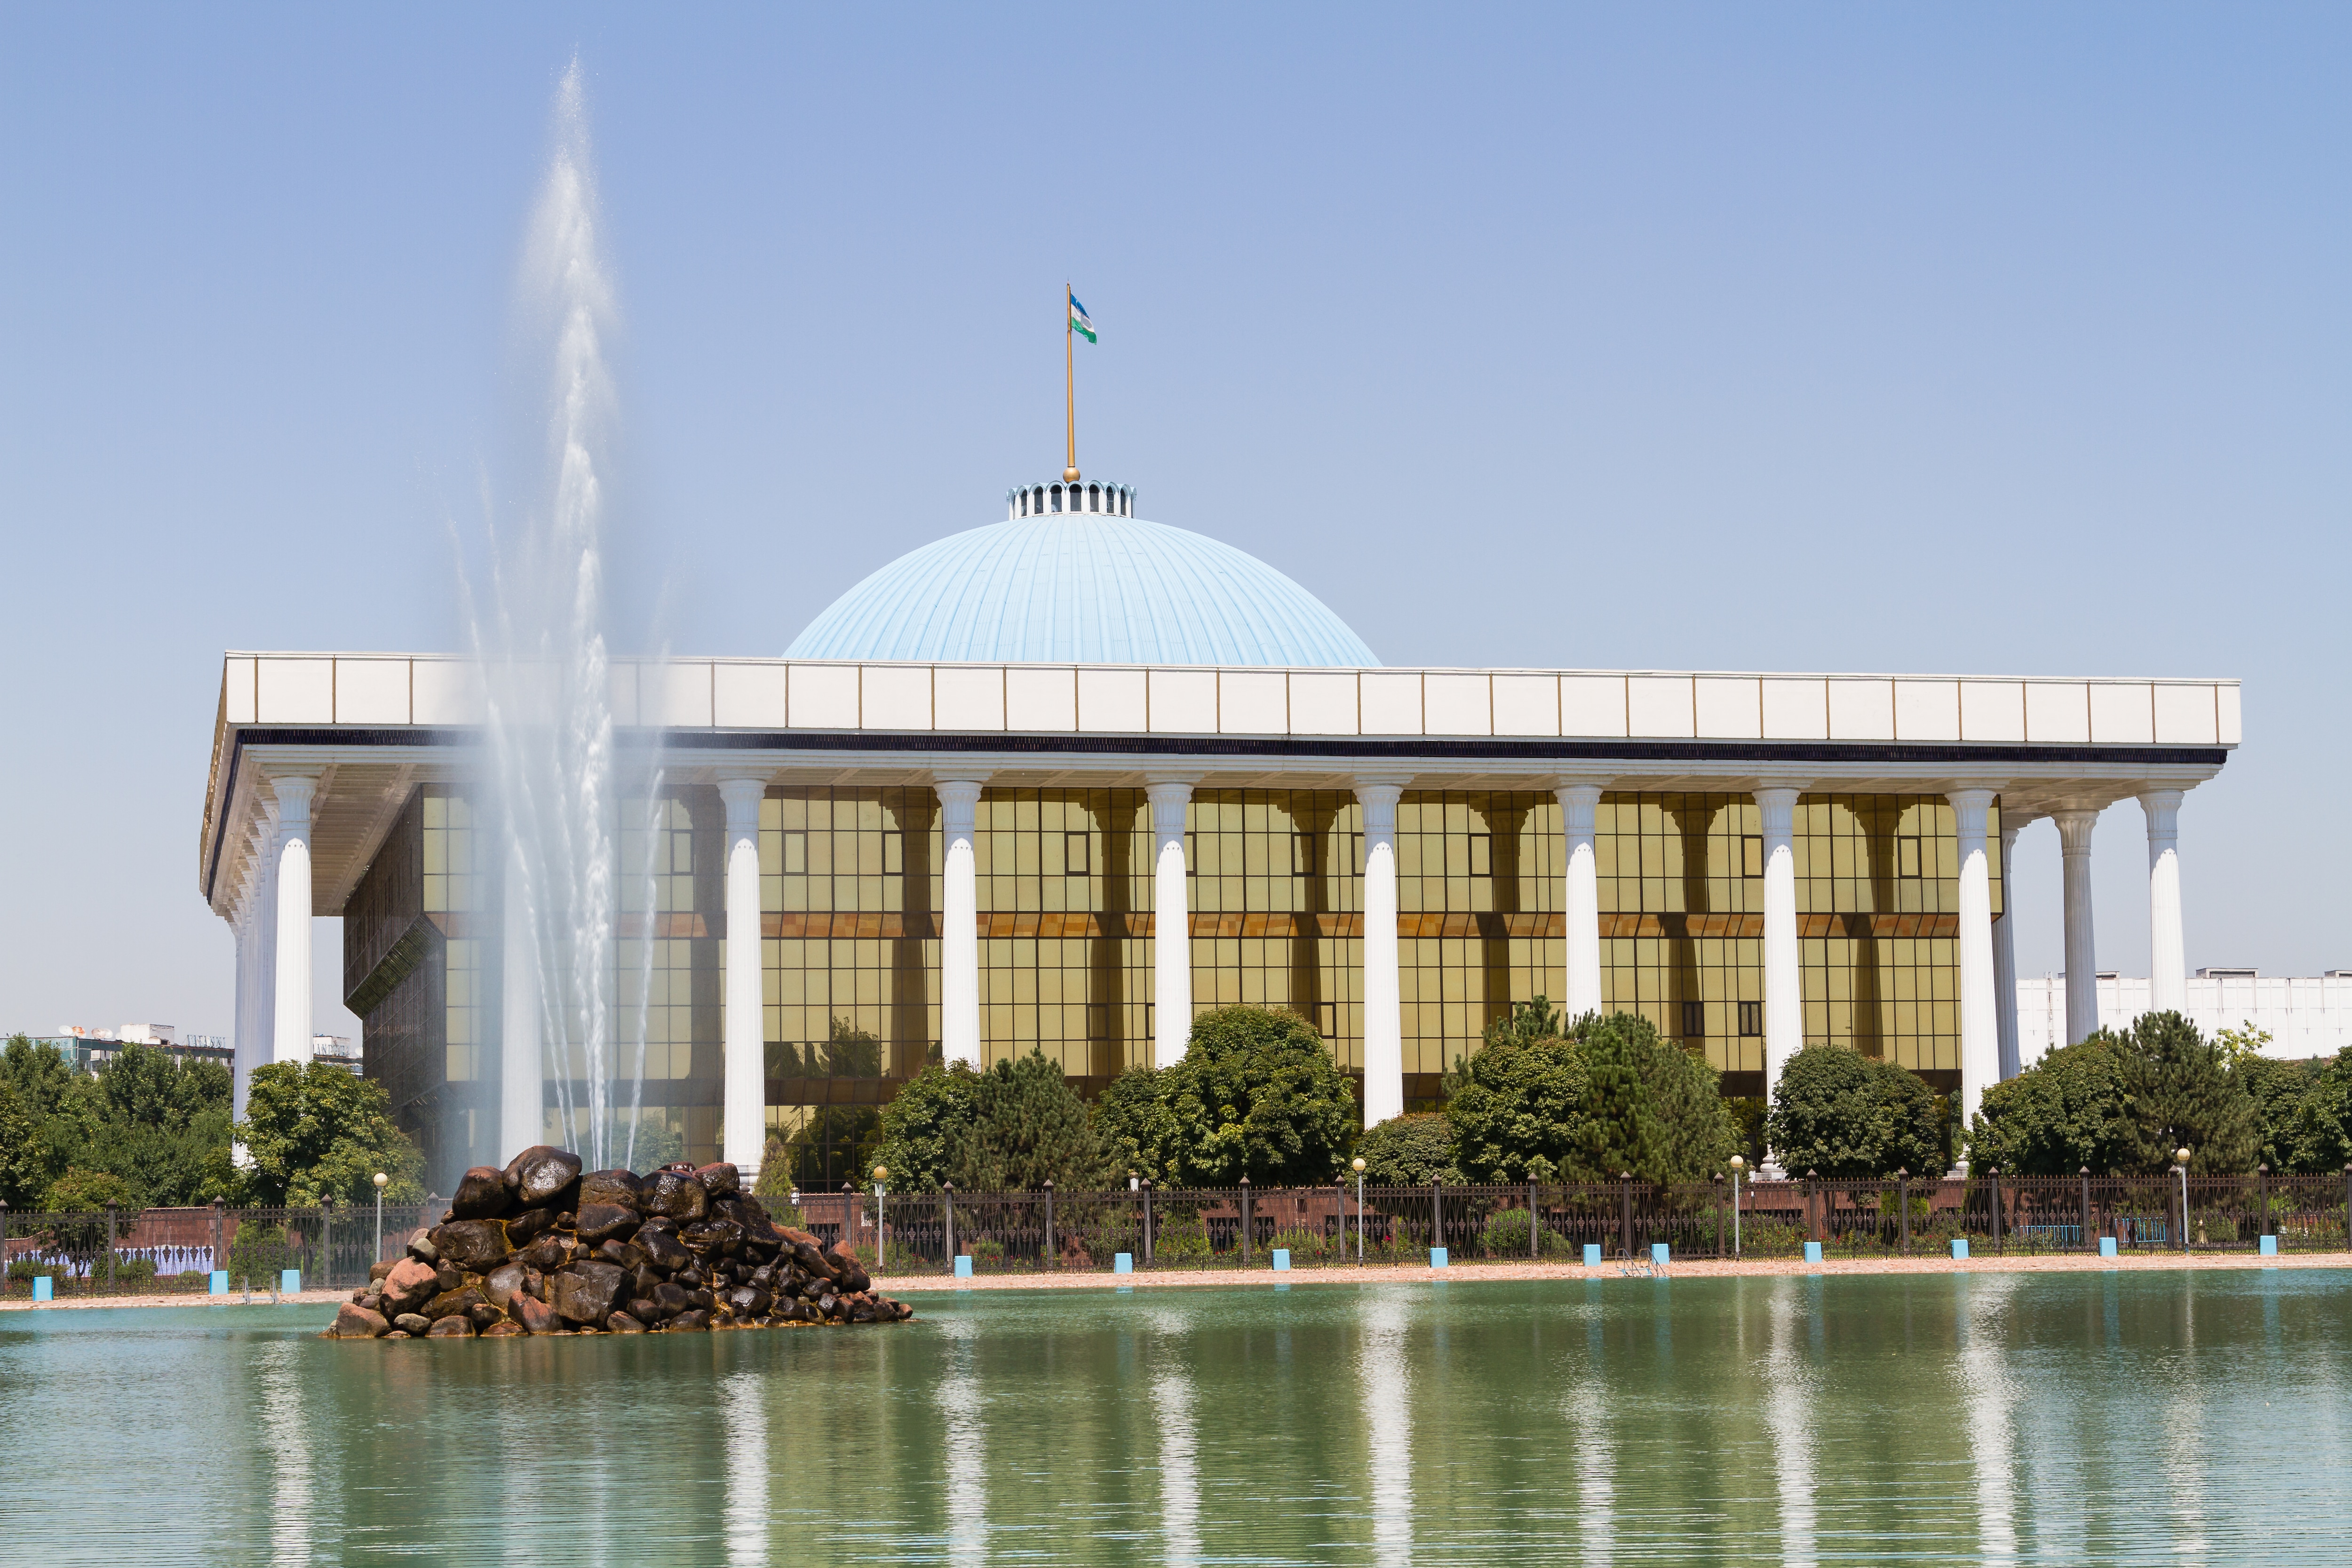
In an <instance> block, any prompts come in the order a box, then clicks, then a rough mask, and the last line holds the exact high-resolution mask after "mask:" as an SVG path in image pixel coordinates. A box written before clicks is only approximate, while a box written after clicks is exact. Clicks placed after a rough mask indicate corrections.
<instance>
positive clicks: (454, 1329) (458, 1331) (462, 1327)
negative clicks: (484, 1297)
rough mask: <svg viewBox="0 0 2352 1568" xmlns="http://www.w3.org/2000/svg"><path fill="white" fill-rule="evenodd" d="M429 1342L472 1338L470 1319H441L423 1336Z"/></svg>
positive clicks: (472, 1326) (472, 1327)
mask: <svg viewBox="0 0 2352 1568" xmlns="http://www.w3.org/2000/svg"><path fill="white" fill-rule="evenodd" d="M473 1337H474V1320H473V1319H471V1318H443V1319H441V1320H439V1321H436V1323H435V1324H434V1325H433V1327H432V1329H431V1331H429V1332H427V1333H426V1334H425V1338H426V1339H429V1340H470V1339H472V1338H473Z"/></svg>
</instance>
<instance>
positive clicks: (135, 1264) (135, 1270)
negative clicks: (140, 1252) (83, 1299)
mask: <svg viewBox="0 0 2352 1568" xmlns="http://www.w3.org/2000/svg"><path fill="white" fill-rule="evenodd" d="M103 1267H105V1265H104V1264H103V1263H102V1262H101V1263H100V1268H103ZM154 1278H155V1260H154V1259H153V1258H124V1257H122V1256H121V1255H120V1254H118V1255H117V1256H116V1258H115V1259H114V1282H115V1283H116V1284H118V1285H122V1284H128V1283H131V1282H133V1281H152V1279H154Z"/></svg>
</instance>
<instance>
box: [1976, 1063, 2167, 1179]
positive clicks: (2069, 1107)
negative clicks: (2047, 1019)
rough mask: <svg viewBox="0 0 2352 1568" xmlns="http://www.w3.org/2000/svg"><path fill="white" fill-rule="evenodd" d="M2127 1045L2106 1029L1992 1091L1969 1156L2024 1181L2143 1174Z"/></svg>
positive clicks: (1984, 1103) (1986, 1097) (1992, 1087)
mask: <svg viewBox="0 0 2352 1568" xmlns="http://www.w3.org/2000/svg"><path fill="white" fill-rule="evenodd" d="M2119 1046H2120V1042H2119V1041H2118V1040H2117V1039H2116V1037H2115V1036H2114V1035H2111V1034H2109V1033H2108V1032H2107V1031H2106V1030H2105V1029H2101V1030H2099V1031H2097V1032H2096V1033H2095V1034H2092V1035H2090V1036H2088V1037H2084V1039H2082V1040H2080V1041H2078V1042H2076V1043H2075V1044H2074V1045H2071V1046H2066V1047H2061V1048H2060V1049H2057V1050H2054V1051H2051V1052H2049V1053H2048V1054H2047V1055H2045V1056H2043V1057H2042V1059H2041V1060H2040V1061H2038V1062H2036V1063H2034V1064H2033V1065H2032V1067H2030V1068H2026V1069H2025V1070H2024V1071H2023V1072H2021V1073H2020V1074H2018V1075H2017V1076H2016V1077H2015V1078H2013V1079H2009V1080H2008V1081H2007V1082H2006V1083H1997V1084H1992V1085H1990V1086H1988V1087H1987V1089H1985V1091H1984V1098H1983V1100H1982V1102H1981V1105H1980V1108H1979V1110H1978V1112H1977V1119H1976V1121H1975V1122H1974V1123H1973V1124H1972V1125H1971V1126H1970V1128H1969V1158H1970V1159H1971V1160H1972V1161H1974V1162H1975V1163H1976V1164H1978V1165H1979V1166H1982V1167H1984V1168H1986V1169H1994V1170H2000V1171H2003V1172H2006V1173H2010V1174H2011V1175H2019V1176H2071V1175H2073V1174H2074V1173H2076V1172H2077V1171H2080V1170H2083V1169H2084V1168H2085V1167H2088V1168H2089V1170H2090V1171H2091V1172H2092V1173H2094V1174H2095V1175H2102V1176H2104V1175H2109V1174H2113V1173H2116V1172H2121V1171H2130V1170H2136V1169H2137V1168H2138V1156H2137V1130H2136V1128H2135V1127H2134V1125H2133V1122H2132V1119H2131V1116H2130V1114H2129V1110H2128V1105H2127V1096H2126V1091H2125V1089H2124V1081H2123V1058H2122V1054H2121V1051H2120V1049H2119Z"/></svg>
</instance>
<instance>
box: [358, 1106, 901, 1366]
mask: <svg viewBox="0 0 2352 1568" xmlns="http://www.w3.org/2000/svg"><path fill="white" fill-rule="evenodd" d="M580 1165H581V1161H580V1157H579V1156H578V1155H576V1154H573V1153H572V1152H569V1151H567V1150H563V1149H553V1148H549V1147H548V1146H546V1145H545V1144H541V1145H539V1146H537V1147H535V1148H530V1149H526V1150H524V1151H523V1152H521V1153H520V1154H518V1155H516V1156H515V1157H514V1162H513V1163H511V1164H509V1165H508V1166H507V1168H506V1169H505V1170H503V1171H497V1170H493V1169H491V1168H490V1167H488V1166H487V1165H478V1166H476V1167H475V1168H474V1169H473V1170H470V1171H468V1172H467V1173H466V1179H465V1180H464V1181H463V1182H460V1183H459V1184H458V1185H457V1198H456V1199H455V1201H453V1202H452V1203H451V1204H450V1205H449V1212H448V1213H447V1214H446V1215H443V1216H442V1220H441V1223H440V1224H439V1225H438V1226H435V1227H433V1228H432V1229H431V1230H420V1231H418V1232H417V1233H416V1234H415V1236H414V1237H411V1238H410V1239H409V1243H408V1255H407V1256H406V1257H405V1258H401V1259H400V1260H399V1261H397V1262H394V1263H379V1264H377V1265H376V1266H375V1267H374V1268H373V1269H371V1270H369V1279H368V1285H367V1289H364V1290H359V1291H355V1292H353V1293H352V1299H351V1300H349V1301H348V1302H346V1303H344V1305H343V1307H342V1309H341V1310H340V1311H339V1312H337V1313H336V1315H335V1324H334V1327H333V1328H331V1329H330V1330H329V1331H328V1334H329V1336H330V1337H331V1338H334V1339H356V1340H368V1339H393V1340H402V1339H426V1338H431V1339H446V1338H466V1337H469V1336H472V1335H477V1334H478V1335H481V1336H483V1337H485V1338H494V1337H498V1336H502V1335H511V1334H563V1333H579V1334H592V1333H614V1334H641V1333H661V1332H667V1333H677V1332H692V1331H700V1330H709V1329H730V1328H734V1329H740V1328H781V1327H784V1326H786V1325H790V1324H796V1323H887V1322H902V1321H905V1320H907V1319H908V1318H911V1317H913V1316H914V1312H913V1310H911V1309H910V1308H908V1306H907V1305H906V1304H905V1303H904V1302H901V1301H894V1300H890V1299H889V1298H888V1297H887V1296H877V1295H876V1294H875V1293H874V1287H873V1281H872V1280H871V1279H868V1278H867V1277H866V1270H865V1269H864V1268H861V1267H860V1266H859V1264H858V1262H857V1260H856V1258H851V1257H848V1256H846V1255H845V1254H844V1253H841V1252H839V1251H836V1250H835V1249H834V1248H833V1247H829V1246H827V1245H826V1244H825V1243H824V1242H822V1241H819V1240H818V1239H817V1238H816V1237H814V1236H811V1235H809V1234H808V1233H807V1232H806V1231H802V1230H794V1229H792V1228H791V1227H789V1226H778V1225H776V1224H775V1223H774V1222H773V1221H772V1220H771V1219H770V1218H769V1217H768V1212H767V1210H765V1209H764V1208H762V1207H761V1206H760V1200H759V1199H757V1198H755V1197H753V1196H752V1195H751V1194H749V1193H747V1192H744V1191H743V1190H742V1184H741V1182H740V1179H739V1178H738V1176H737V1173H736V1170H735V1167H734V1166H732V1165H724V1164H721V1165H705V1166H703V1167H702V1168H701V1169H700V1170H696V1169H695V1168H694V1167H693V1166H691V1165H666V1166H664V1167H663V1168H662V1169H660V1170H658V1171H656V1172H654V1173H652V1174H650V1175H646V1176H638V1175H634V1174H632V1173H629V1172H627V1171H591V1172H589V1173H586V1174H584V1175H583V1174H582V1173H581V1169H580Z"/></svg>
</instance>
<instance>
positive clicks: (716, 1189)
mask: <svg viewBox="0 0 2352 1568" xmlns="http://www.w3.org/2000/svg"><path fill="white" fill-rule="evenodd" d="M694 1179H695V1180H696V1181H698V1182H700V1183H701V1184H702V1190H703V1191H704V1192H706V1193H708V1194H710V1195H711V1196H712V1197H714V1198H726V1197H732V1196H734V1195H735V1194H737V1193H740V1192H741V1191H742V1190H743V1173H741V1172H740V1171H738V1170H737V1169H736V1168H735V1167H734V1166H732V1165H730V1164H729V1163H727V1162H725V1161H724V1160H721V1161H720V1162H719V1163H717V1164H715V1165H705V1166H703V1167H702V1168H701V1169H700V1170H698V1171H697V1172H695V1173H694Z"/></svg>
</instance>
